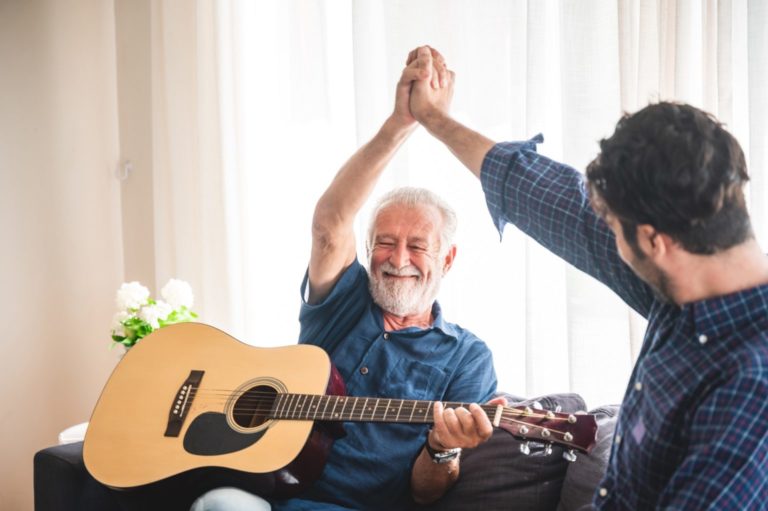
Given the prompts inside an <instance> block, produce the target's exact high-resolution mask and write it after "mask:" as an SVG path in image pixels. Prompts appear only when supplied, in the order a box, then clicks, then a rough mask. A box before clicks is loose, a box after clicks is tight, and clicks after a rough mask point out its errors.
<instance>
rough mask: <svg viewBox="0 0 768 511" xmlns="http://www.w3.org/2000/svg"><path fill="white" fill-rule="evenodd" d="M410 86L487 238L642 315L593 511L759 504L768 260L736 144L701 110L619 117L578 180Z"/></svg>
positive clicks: (767, 435)
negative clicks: (602, 289)
mask: <svg viewBox="0 0 768 511" xmlns="http://www.w3.org/2000/svg"><path fill="white" fill-rule="evenodd" d="M409 61H422V62H423V64H422V65H421V67H423V68H426V69H429V68H431V66H432V65H433V62H437V63H438V64H440V65H438V66H437V69H438V71H437V73H438V76H439V78H438V81H439V82H440V83H441V85H442V86H441V87H438V88H430V87H425V86H424V84H423V83H421V82H414V86H413V90H412V93H411V102H410V106H411V112H412V114H413V115H414V116H415V117H416V119H417V120H418V121H419V122H420V123H421V124H423V125H424V126H425V127H426V128H427V130H429V132H430V133H432V134H433V135H434V136H435V137H437V138H438V139H439V140H441V141H442V142H444V143H445V144H446V145H447V146H448V148H449V149H450V150H451V151H452V152H453V153H454V154H455V155H456V156H457V157H458V158H459V159H460V160H461V161H462V163H464V164H465V165H466V166H467V167H468V168H469V169H470V170H471V171H472V172H473V173H474V174H475V175H476V176H477V177H478V178H479V179H480V181H481V183H482V187H483V190H484V192H485V196H486V201H487V205H488V208H489V210H490V213H491V217H492V218H493V221H494V224H495V225H496V226H497V228H498V229H499V231H501V230H502V229H503V226H504V225H505V224H506V223H512V224H514V225H516V226H517V227H519V228H520V229H522V230H523V231H524V232H526V233H527V234H528V235H530V236H531V237H533V238H534V239H536V240H537V241H538V242H539V243H541V244H542V245H544V246H546V247H547V248H549V249H550V250H552V251H553V252H555V253H556V254H558V255H559V256H561V257H562V258H564V259H565V260H567V261H568V262H570V263H572V264H573V265H574V266H576V267H577V268H579V269H581V270H583V271H585V272H587V273H589V274H590V275H592V276H594V277H595V278H597V279H599V280H600V281H602V282H603V283H605V284H606V285H608V286H609V287H610V288H611V289H613V290H614V291H615V292H616V293H617V294H618V295H619V296H621V298H622V299H624V300H625V301H626V302H627V303H628V304H629V305H630V306H631V307H633V308H634V309H635V310H637V311H638V312H640V313H641V314H642V315H644V316H645V317H646V318H647V319H648V330H647V332H646V336H645V341H644V344H643V347H642V350H641V353H640V355H639V357H638V360H637V363H636V365H635V368H634V371H633V373H632V376H631V379H630V382H629V385H628V388H627V391H626V394H625V397H624V402H623V405H622V411H621V415H620V419H619V424H618V427H617V429H616V435H615V440H614V446H613V451H612V454H611V460H610V465H609V467H608V470H607V473H606V474H605V477H604V479H603V481H602V483H601V485H600V486H599V488H598V490H597V492H596V495H595V500H594V504H595V506H596V507H597V508H598V509H626V510H638V509H718V510H723V509H739V510H742V509H755V510H756V509H768V498H767V497H768V258H766V256H765V254H764V253H763V251H762V250H761V249H760V247H759V246H758V244H757V242H756V241H755V238H754V235H753V233H752V229H751V226H750V221H749V216H748V214H747V210H746V206H745V200H744V193H743V187H744V184H745V183H746V181H747V179H748V177H747V172H746V165H745V160H744V155H743V153H742V151H741V149H740V147H739V145H738V143H737V142H736V140H735V139H734V138H733V137H732V136H731V135H730V134H729V133H728V132H727V131H725V129H723V127H722V125H721V124H720V123H718V122H717V121H716V120H715V119H714V118H712V117H711V116H710V115H708V114H706V113H704V112H702V111H700V110H697V109H696V108H693V107H691V106H688V105H682V104H673V103H660V104H656V105H651V106H649V107H646V108H644V109H643V110H641V111H639V112H637V113H636V114H634V115H631V116H627V117H624V118H623V119H621V120H620V121H619V123H618V124H617V126H616V131H615V133H614V134H613V135H612V136H611V137H610V138H608V139H606V140H603V141H602V142H601V143H600V149H601V151H600V154H599V155H598V156H597V158H595V160H594V161H593V162H592V163H591V164H590V165H589V167H588V169H587V172H586V183H585V180H584V177H583V176H582V174H580V173H579V172H577V171H576V170H574V169H572V168H570V167H568V166H565V165H562V164H560V163H557V162H554V161H551V160H549V159H547V158H545V157H543V156H541V155H539V154H537V153H536V144H537V143H538V142H541V141H542V140H543V139H542V138H541V137H540V136H539V137H536V138H534V139H532V140H529V141H526V142H514V143H501V144H495V143H494V142H493V141H491V140H489V139H488V138H486V137H484V136H482V135H480V134H479V133H477V132H474V131H472V130H470V129H468V128H466V127H465V126H462V125H461V124H459V123H457V122H456V121H455V120H453V119H452V118H451V117H450V115H449V114H448V110H447V108H446V106H447V104H448V102H449V99H450V97H451V95H452V87H453V73H452V72H450V71H448V70H446V69H445V67H444V65H442V62H443V61H442V56H440V54H439V53H438V52H436V51H435V50H433V49H430V48H429V47H423V48H419V49H418V50H414V52H411V55H410V56H409Z"/></svg>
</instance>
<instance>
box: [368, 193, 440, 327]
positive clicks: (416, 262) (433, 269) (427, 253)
mask: <svg viewBox="0 0 768 511" xmlns="http://www.w3.org/2000/svg"><path fill="white" fill-rule="evenodd" d="M442 226H443V219H442V218H441V216H440V213H439V211H438V210H437V209H436V208H434V207H431V206H416V207H412V206H406V205H402V204H394V205H391V206H389V207H386V208H385V209H383V210H381V211H380V212H379V215H378V216H377V218H376V223H375V226H374V237H373V246H372V247H371V251H370V254H369V274H370V280H371V283H370V288H371V294H372V295H373V300H374V301H375V302H376V303H377V304H378V305H379V306H380V307H381V308H382V309H383V310H385V311H386V312H389V313H391V314H394V315H396V316H410V315H415V314H420V313H423V312H425V311H427V310H428V309H430V308H431V307H432V302H434V300H435V297H436V296H437V292H438V290H439V288H440V281H441V279H442V276H443V273H444V269H445V266H444V262H443V258H442V257H440V252H441V247H440V230H441V229H442Z"/></svg>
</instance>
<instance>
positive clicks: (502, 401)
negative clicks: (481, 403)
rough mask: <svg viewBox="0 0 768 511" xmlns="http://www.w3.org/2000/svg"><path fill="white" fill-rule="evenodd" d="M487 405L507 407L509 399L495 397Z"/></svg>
mask: <svg viewBox="0 0 768 511" xmlns="http://www.w3.org/2000/svg"><path fill="white" fill-rule="evenodd" d="M485 404H487V405H501V406H507V398H505V397H504V396H499V397H495V398H493V399H491V400H490V401H488V402H487V403H485Z"/></svg>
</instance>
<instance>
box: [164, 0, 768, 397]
mask: <svg viewBox="0 0 768 511" xmlns="http://www.w3.org/2000/svg"><path fill="white" fill-rule="evenodd" d="M189 5H190V4H188V3H186V2H163V3H153V9H154V12H153V18H152V23H153V41H152V42H153V115H154V123H153V129H154V133H153V139H154V144H155V222H156V240H155V249H156V261H157V269H158V270H157V278H158V282H164V280H165V279H167V278H168V277H169V276H173V275H175V276H180V277H181V278H186V279H188V280H190V281H191V282H192V283H193V286H194V287H195V289H196V291H197V295H198V298H199V300H198V304H199V307H198V309H199V310H200V312H201V313H202V314H201V316H202V319H203V320H204V321H207V322H209V323H212V324H214V325H217V326H219V327H221V328H223V329H225V330H227V331H229V332H231V333H232V334H234V335H235V336H237V337H238V338H240V339H242V340H244V341H247V342H249V343H252V344H255V345H260V346H277V345H283V344H290V343H293V342H295V340H296V337H297V333H298V322H297V316H298V305H299V299H300V297H299V291H298V289H299V284H300V281H301V278H302V276H303V272H304V269H305V267H306V264H307V260H308V257H309V248H310V220H311V216H312V211H313V207H314V203H315V201H316V200H317V198H318V197H319V196H320V194H321V193H322V192H323V190H324V189H325V187H326V186H327V185H328V183H329V182H330V181H331V179H332V177H333V175H334V174H335V172H336V170H337V169H338V168H339V167H340V166H341V165H342V163H343V162H344V161H345V160H346V158H347V157H348V156H349V155H351V154H352V152H353V151H354V150H355V148H356V147H358V146H359V145H360V144H362V143H364V142H365V141H367V140H368V139H369V138H370V137H371V136H372V135H373V134H374V133H375V131H376V130H377V128H378V127H379V125H380V124H381V122H382V121H383V120H384V118H385V117H386V116H387V115H388V114H389V112H390V111H391V108H392V104H393V92H394V86H395V83H396V81H397V79H398V77H399V75H400V72H401V70H402V68H403V65H404V62H405V57H406V55H407V53H408V51H410V50H411V49H412V48H414V47H416V46H418V45H421V44H431V45H433V46H435V47H436V48H438V49H440V51H441V52H442V53H443V54H444V55H445V57H446V59H447V62H448V64H449V66H450V67H451V68H452V69H454V70H455V71H456V73H457V85H456V94H455V99H454V105H453V113H454V115H455V116H456V117H457V118H458V119H459V120H460V121H462V122H464V123H466V124H467V125H469V126H471V127H473V128H475V129H477V130H479V131H480V132H483V133H484V134H486V135H488V136H490V137H492V138H495V139H496V140H499V141H501V140H514V139H525V138H528V137H531V136H533V135H535V134H537V133H540V132H541V133H544V135H545V138H546V142H545V143H544V144H543V145H541V146H540V151H541V152H542V153H544V154H546V155H548V156H551V157H553V158H556V159H560V160H562V161H566V162H568V163H570V164H571V165H573V166H575V167H576V168H578V169H583V168H584V167H585V166H586V164H587V163H588V162H589V161H590V160H591V159H592V158H593V157H594V156H595V154H596V152H597V141H598V140H599V139H600V138H601V137H604V136H606V135H609V134H610V133H611V132H612V130H613V126H614V125H615V122H616V121H617V120H618V118H619V116H620V115H621V114H622V112H623V111H634V110H636V109H638V108H640V107H642V106H644V105H645V104H647V103H648V102H649V101H656V100H659V99H665V100H671V99H675V100H681V101H687V102H690V103H693V104H695V105H697V106H700V107H702V108H704V109H706V110H708V111H711V112H712V113H714V114H715V115H717V116H718V117H719V118H720V119H721V120H722V121H724V122H726V123H727V124H728V126H729V128H730V129H731V130H732V131H733V132H734V133H735V134H736V136H737V137H738V138H739V140H740V141H741V143H742V146H743V148H744V150H745V152H746V153H747V155H748V160H749V164H750V168H751V172H752V182H751V185H750V200H751V203H750V204H751V208H752V213H753V215H754V222H755V227H756V230H757V232H758V237H759V238H760V239H761V241H762V242H763V246H765V243H766V241H767V240H768V209H767V208H768V207H767V206H765V205H764V203H765V202H766V201H765V198H766V196H767V195H768V178H766V165H767V164H768V125H767V124H766V121H765V119H766V117H767V116H768V92H766V91H768V63H767V62H766V59H765V55H766V54H768V36H767V35H766V33H765V32H766V31H765V27H768V7H767V6H766V5H765V4H764V3H763V2H760V1H757V0H753V1H748V0H731V1H720V2H717V1H701V0H700V1H685V0H678V1H672V0H657V1H640V0H634V1H631V0H630V1H619V2H607V1H602V0H562V1H557V0H543V1H542V0H536V1H533V0H531V1H524V0H517V1H510V0H499V1H488V0H486V1H483V2H471V1H459V0H439V1H438V0H428V1H421V2H406V1H391V0H388V1H383V0H379V1H373V0H371V1H366V2H352V1H339V0H334V1H331V0H325V1H324V0H314V1H310V0H292V1H285V0H280V1H272V2H250V1H245V0H232V1H226V2H224V1H222V2H217V3H211V2H203V1H199V2H197V3H196V4H195V5H196V7H195V8H194V9H191V10H190V9H189ZM399 185H416V186H425V187H429V188H431V189H433V190H435V191H436V192H437V193H439V194H441V195H442V196H444V197H445V198H446V199H448V200H449V201H450V202H451V203H452V204H453V205H454V206H455V208H456V209H457V211H458V214H459V218H460V225H459V232H458V236H457V243H458V246H459V254H458V258H457V261H456V264H455V266H454V268H453V270H452V271H451V273H450V274H449V276H448V278H447V279H446V281H445V283H444V286H443V289H442V291H441V295H440V301H441V303H442V304H443V307H444V309H445V311H446V315H447V317H448V318H449V319H450V320H451V321H454V322H457V323H460V324H462V325H463V326H466V327H467V328H469V329H471V330H473V331H474V332H476V333H477V334H478V335H479V336H480V337H481V338H483V339H484V340H485V341H486V342H487V343H488V344H489V346H490V347H491V349H492V350H493V352H494V356H495V363H496V370H497V373H498V374H499V382H500V387H501V388H503V389H505V390H508V391H510V392H515V393H519V394H525V395H537V394H542V393H546V392H563V391H574V392H579V393H581V394H582V395H584V396H585V397H586V399H587V402H588V404H590V405H598V404H600V403H605V402H618V401H619V400H620V399H621V396H622V395H623V391H624V387H625V385H626V380H627V377H628V375H629V371H630V369H631V366H632V364H633V362H634V358H635V356H636V354H637V352H638V350H639V346H640V344H641V342H642V332H643V329H644V323H643V320H642V319H641V318H639V317H637V316H635V315H634V314H633V313H632V312H630V311H629V310H628V309H627V307H626V306H624V305H623V304H622V303H621V302H620V301H619V300H618V299H616V298H615V297H614V296H613V295H612V294H611V293H610V292H609V291H607V290H606V289H605V288H604V287H602V286H601V285H599V284H597V283H596V282H594V281H593V280H591V279H590V278H589V277H587V276H585V275H583V274H581V273H580V272H578V271H577V270H574V269H573V268H571V267H569V266H567V265H566V264H564V263H563V262H561V261H560V260H558V259H557V258H555V257H553V256H552V255H550V254H549V253H547V252H546V251H545V250H543V249H542V248H541V247H539V246H538V245H537V244H536V243H535V242H532V241H530V240H529V239H527V238H526V237H525V236H523V235H522V234H521V233H519V232H518V231H517V230H516V229H515V228H513V227H508V228H507V230H506V232H505V235H504V238H503V241H502V242H499V236H498V234H497V233H496V232H495V230H494V228H493V227H492V224H491V222H490V220H489V217H488V214H487V211H486V208H485V203H484V200H483V196H482V193H481V190H480V186H479V183H478V182H477V180H476V179H475V178H474V177H472V176H471V175H470V174H469V172H467V171H466V170H465V169H463V167H461V165H460V164H459V163H458V162H457V161H456V160H455V159H454V158H453V157H452V156H451V155H450V153H449V152H448V151H447V150H446V149H445V148H444V147H443V146H442V145H441V144H439V143H438V142H436V141H434V140H432V139H431V138H430V137H429V136H428V134H427V133H426V132H425V131H424V130H419V131H417V132H416V133H415V134H414V135H413V136H412V138H411V140H410V141H409V142H408V143H407V144H406V146H405V147H404V148H403V149H402V150H401V151H400V153H399V154H398V155H397V157H396V158H395V159H394V161H393V162H392V164H391V165H390V167H389V169H388V170H387V171H386V174H385V175H384V177H383V178H382V180H381V182H380V184H379V185H378V186H377V188H376V190H375V192H374V197H373V198H375V197H376V196H378V195H379V194H381V193H383V192H384V191H386V190H388V189H390V188H392V187H394V186H399ZM368 213H369V211H368V210H367V209H366V210H364V211H363V212H362V214H361V215H360V218H359V220H358V224H359V229H358V233H359V239H362V238H363V232H364V229H365V225H366V223H367V219H368ZM359 254H360V255H361V256H364V250H363V247H362V244H360V246H359Z"/></svg>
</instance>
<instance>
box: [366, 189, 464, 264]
mask: <svg viewBox="0 0 768 511" xmlns="http://www.w3.org/2000/svg"><path fill="white" fill-rule="evenodd" d="M396 205H403V206H409V207H419V206H432V207H433V208H435V209H437V211H438V212H439V213H440V216H441V217H442V219H443V225H442V229H441V230H440V254H441V255H443V254H445V253H446V252H447V251H448V249H449V248H450V247H451V245H452V244H453V237H454V236H455V234H456V226H457V224H458V219H457V217H456V212H455V211H454V210H453V208H452V207H451V206H449V205H448V203H447V202H446V201H445V200H443V199H442V198H441V197H440V196H439V195H437V194H436V193H434V192H431V191H429V190H427V189H426V188H416V187H412V186H403V187H401V188H395V189H394V190H392V191H390V192H388V193H386V194H385V195H384V196H383V197H381V198H380V199H379V201H378V202H377V203H376V206H374V208H373V212H372V213H371V219H370V222H369V223H368V238H367V241H366V248H367V250H368V252H370V251H371V249H372V248H373V241H374V239H373V237H374V236H375V232H374V231H375V227H376V219H377V218H378V217H379V213H381V211H382V210H384V209H385V208H388V207H389V206H396Z"/></svg>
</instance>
